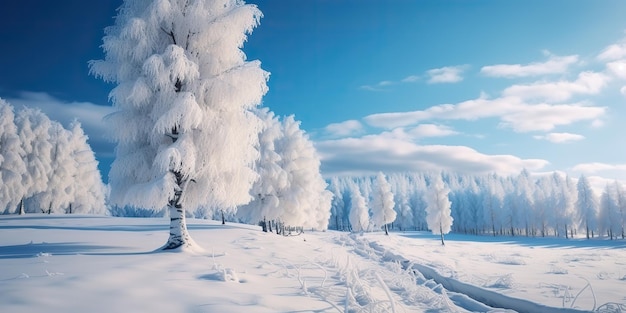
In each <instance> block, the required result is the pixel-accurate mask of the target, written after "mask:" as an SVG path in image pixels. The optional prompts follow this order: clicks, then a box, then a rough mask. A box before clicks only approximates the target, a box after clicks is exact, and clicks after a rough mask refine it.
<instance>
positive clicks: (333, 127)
mask: <svg viewBox="0 0 626 313" xmlns="http://www.w3.org/2000/svg"><path fill="white" fill-rule="evenodd" d="M324 131H325V132H326V133H327V134H329V135H330V136H333V137H346V136H352V135H355V134H360V133H362V132H363V125H362V124H361V123H360V122H359V121H357V120H348V121H344V122H341V123H333V124H329V125H328V126H326V127H325V128H324Z"/></svg>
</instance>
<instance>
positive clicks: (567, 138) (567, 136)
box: [534, 133, 585, 143]
mask: <svg viewBox="0 0 626 313" xmlns="http://www.w3.org/2000/svg"><path fill="white" fill-rule="evenodd" d="M534 138H535V139H539V140H547V141H550V142H553V143H568V142H573V141H580V140H583V139H585V136H583V135H579V134H572V133H549V134H547V135H545V136H541V135H538V136H534Z"/></svg>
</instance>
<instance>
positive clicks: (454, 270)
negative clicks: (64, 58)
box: [0, 214, 626, 313]
mask: <svg viewBox="0 0 626 313" xmlns="http://www.w3.org/2000/svg"><path fill="white" fill-rule="evenodd" d="M167 225H168V220H166V219H161V218H159V219H136V218H135V219H133V218H112V217H98V216H70V215H52V216H48V215H36V214H33V215H27V216H23V217H20V216H0V234H1V235H0V312H49V313H57V312H64V313H65V312H252V313H254V312H467V311H477V312H485V311H492V312H504V311H505V310H502V309H493V308H490V307H488V306H486V305H484V304H482V303H480V302H477V301H474V300H472V299H470V298H468V297H467V296H466V295H465V294H464V293H463V292H466V291H467V290H468V288H471V287H472V286H479V287H484V288H485V289H478V290H487V289H488V290H491V291H495V292H497V295H505V296H509V297H514V298H520V299H526V300H529V301H531V302H530V303H532V304H534V305H548V306H551V307H563V306H566V307H568V308H569V307H571V306H572V302H573V306H574V307H576V308H578V309H582V310H591V309H592V308H593V306H594V300H595V306H596V307H598V306H600V305H601V304H604V303H608V302H616V303H622V304H624V303H626V298H624V296H625V294H626V293H625V292H624V291H625V290H626V288H625V286H626V285H625V284H626V282H625V281H624V276H625V275H626V252H625V250H624V247H625V246H626V243H625V242H624V241H614V242H609V241H564V240H554V239H549V240H540V239H534V240H533V239H523V238H511V240H510V241H501V240H500V241H494V240H492V239H491V238H484V237H468V236H455V235H452V236H448V237H447V241H446V242H447V245H446V246H445V247H441V246H440V245H439V241H438V240H437V238H436V237H434V236H431V235H429V234H426V233H403V234H401V233H391V236H389V237H387V236H384V235H382V234H381V233H368V234H365V235H350V234H346V233H339V232H332V231H329V232H324V233H305V234H304V235H300V236H292V237H282V236H277V235H275V234H267V233H263V232H261V231H260V230H259V229H258V228H257V227H254V226H247V225H240V224H227V225H220V224H218V223H215V222H213V221H206V220H193V219H191V220H189V228H190V232H191V234H192V236H193V238H194V239H195V241H196V242H197V243H198V244H199V245H201V246H202V247H203V248H204V250H203V251H199V252H196V253H171V252H170V253H163V252H154V250H155V249H157V248H159V247H160V246H161V245H162V244H164V243H165V240H166V239H167V227H168V226H167ZM596 245H597V246H596ZM402 261H407V262H402ZM424 269H426V271H428V270H431V271H432V272H434V273H435V275H437V276H438V277H437V279H442V278H443V279H446V280H448V281H449V282H453V283H455V282H465V283H469V285H468V286H470V287H468V288H461V290H457V291H460V292H451V291H447V290H445V289H444V288H443V287H442V285H441V284H439V283H437V282H435V281H434V280H432V279H430V278H432V277H428V278H426V277H424V275H422V273H421V272H424ZM420 270H421V271H420ZM424 274H427V275H426V276H428V275H429V273H424ZM430 274H432V273H430ZM587 281H588V282H589V284H590V286H591V287H592V288H593V289H591V288H589V287H587V288H585V286H586V285H587ZM444 286H446V283H444ZM446 287H449V286H446ZM581 290H582V292H580V291H581ZM592 290H593V293H592V292H591V291H592ZM579 292H580V295H579V296H578V297H576V296H577V294H578V293H579ZM594 295H595V297H594ZM570 296H571V297H570ZM490 297H491V296H490ZM491 298H493V297H491ZM574 298H576V300H575V301H574Z"/></svg>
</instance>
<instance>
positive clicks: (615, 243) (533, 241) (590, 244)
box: [399, 232, 626, 249]
mask: <svg viewBox="0 0 626 313" xmlns="http://www.w3.org/2000/svg"><path fill="white" fill-rule="evenodd" d="M399 235H400V236H403V237H407V238H419V239H432V240H441V239H440V237H439V235H433V234H431V233H429V232H406V233H401V234H399ZM445 240H446V242H484V243H490V242H492V243H501V244H511V245H519V246H525V247H542V248H558V249H573V248H606V249H625V248H626V240H623V239H617V240H609V239H607V238H592V239H586V238H573V239H565V238H555V237H525V236H515V237H511V236H496V237H494V236H487V235H485V236H480V235H464V234H448V235H445Z"/></svg>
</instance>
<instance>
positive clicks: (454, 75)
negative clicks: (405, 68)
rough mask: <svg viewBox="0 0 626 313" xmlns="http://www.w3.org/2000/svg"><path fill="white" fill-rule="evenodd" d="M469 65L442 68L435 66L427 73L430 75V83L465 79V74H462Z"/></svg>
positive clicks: (454, 81) (453, 81)
mask: <svg viewBox="0 0 626 313" xmlns="http://www.w3.org/2000/svg"><path fill="white" fill-rule="evenodd" d="M466 68H467V66H465V65H461V66H446V67H442V68H435V69H432V70H428V71H427V72H426V73H427V74H428V76H429V77H430V78H429V79H428V83H429V84H440V83H456V82H460V81H462V80H463V76H461V74H462V73H463V71H465V69H466Z"/></svg>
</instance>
